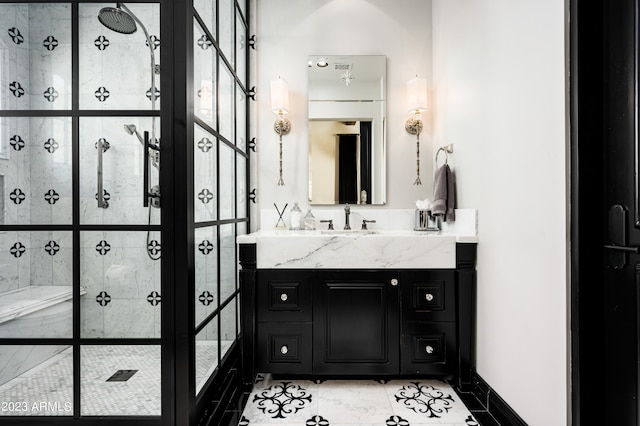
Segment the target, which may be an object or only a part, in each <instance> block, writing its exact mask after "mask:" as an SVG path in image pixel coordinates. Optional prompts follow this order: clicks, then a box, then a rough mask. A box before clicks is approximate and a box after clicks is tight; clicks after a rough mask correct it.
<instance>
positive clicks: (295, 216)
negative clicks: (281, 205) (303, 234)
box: [289, 203, 302, 231]
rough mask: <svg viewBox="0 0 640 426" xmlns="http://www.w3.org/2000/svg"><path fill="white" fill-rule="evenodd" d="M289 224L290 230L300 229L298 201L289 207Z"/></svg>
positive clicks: (300, 219)
mask: <svg viewBox="0 0 640 426" xmlns="http://www.w3.org/2000/svg"><path fill="white" fill-rule="evenodd" d="M289 224H290V227H289V229H291V230H294V231H295V230H300V229H302V210H300V207H299V206H298V203H295V204H294V205H293V208H292V209H291V216H290V218H289Z"/></svg>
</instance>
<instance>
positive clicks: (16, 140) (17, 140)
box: [9, 135, 25, 151]
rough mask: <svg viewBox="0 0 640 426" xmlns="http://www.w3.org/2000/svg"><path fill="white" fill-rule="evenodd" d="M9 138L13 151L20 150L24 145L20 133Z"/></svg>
mask: <svg viewBox="0 0 640 426" xmlns="http://www.w3.org/2000/svg"><path fill="white" fill-rule="evenodd" d="M9 140H10V143H11V147H12V148H13V150H14V151H21V150H22V148H24V146H25V143H24V140H23V139H22V137H21V136H20V135H13V136H11V139H9Z"/></svg>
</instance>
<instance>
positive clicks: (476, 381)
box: [471, 372, 528, 426]
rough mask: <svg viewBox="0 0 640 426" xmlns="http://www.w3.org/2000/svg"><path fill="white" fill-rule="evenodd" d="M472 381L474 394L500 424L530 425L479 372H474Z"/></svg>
mask: <svg viewBox="0 0 640 426" xmlns="http://www.w3.org/2000/svg"><path fill="white" fill-rule="evenodd" d="M471 381H472V383H473V386H472V392H473V394H474V395H475V397H476V398H478V400H479V401H480V402H481V403H482V404H483V405H484V406H485V408H486V409H487V412H489V414H491V415H492V416H493V418H494V419H496V421H498V423H500V425H502V426H528V425H527V423H526V422H525V421H524V420H522V418H521V417H520V416H519V415H518V413H516V412H515V411H514V410H513V408H511V407H510V406H509V404H507V403H506V402H505V400H504V399H502V397H500V395H498V393H497V392H496V391H495V390H493V388H492V387H491V386H489V384H487V382H486V381H485V380H484V379H483V378H482V377H480V376H479V375H478V373H476V372H474V373H473V375H472V378H471Z"/></svg>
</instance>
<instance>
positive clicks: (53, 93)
mask: <svg viewBox="0 0 640 426" xmlns="http://www.w3.org/2000/svg"><path fill="white" fill-rule="evenodd" d="M43 96H44V98H45V99H46V100H47V101H49V102H54V101H55V100H56V99H58V96H60V94H59V93H58V91H57V90H56V89H55V88H53V87H47V90H45V91H44V93H43Z"/></svg>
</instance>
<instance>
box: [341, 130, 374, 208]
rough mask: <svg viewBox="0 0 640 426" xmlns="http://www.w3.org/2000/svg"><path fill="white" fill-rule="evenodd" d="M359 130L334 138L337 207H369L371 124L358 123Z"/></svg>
mask: <svg viewBox="0 0 640 426" xmlns="http://www.w3.org/2000/svg"><path fill="white" fill-rule="evenodd" d="M359 129H360V133H359V134H355V133H349V134H338V135H337V138H338V142H337V143H338V149H337V151H338V155H337V158H336V164H337V167H336V175H337V179H336V186H337V191H336V193H337V194H338V200H337V201H338V204H345V203H350V204H371V197H370V196H369V194H370V193H371V122H370V121H361V122H360V126H359Z"/></svg>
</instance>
